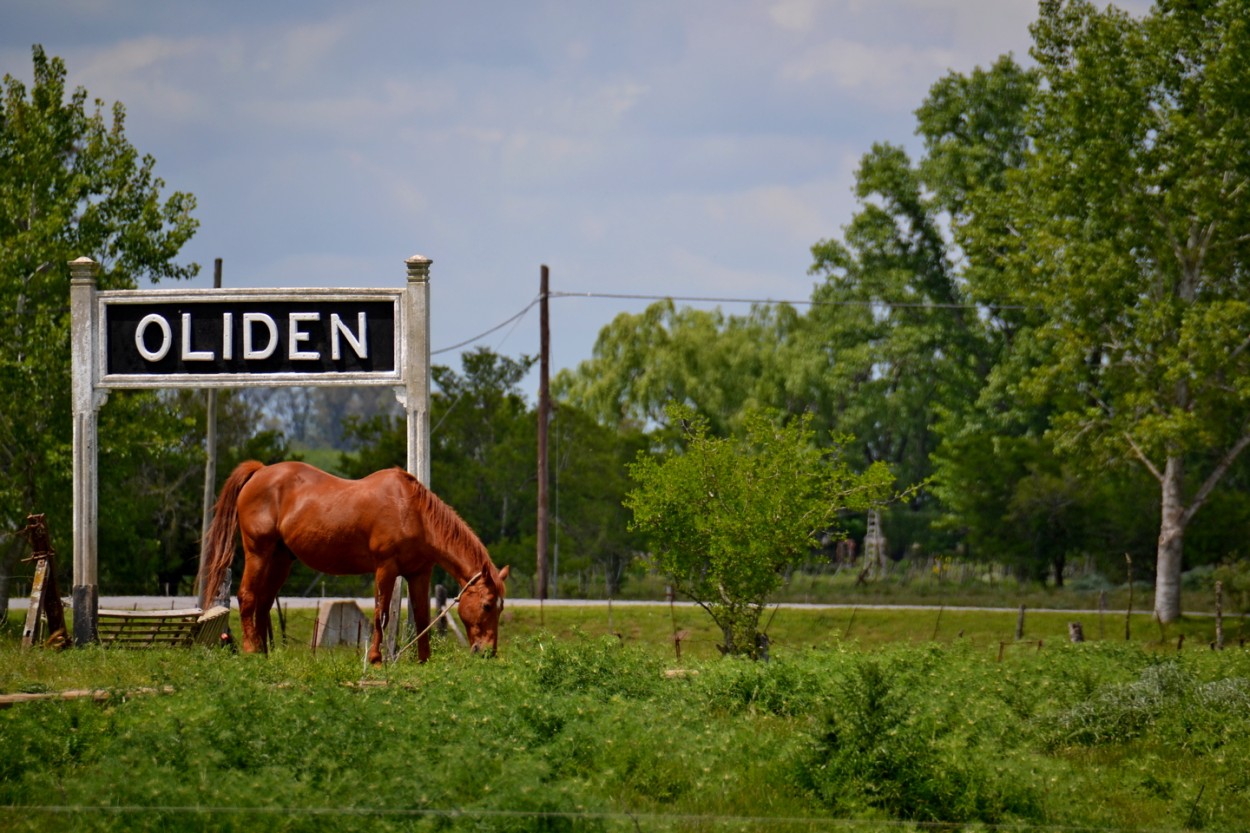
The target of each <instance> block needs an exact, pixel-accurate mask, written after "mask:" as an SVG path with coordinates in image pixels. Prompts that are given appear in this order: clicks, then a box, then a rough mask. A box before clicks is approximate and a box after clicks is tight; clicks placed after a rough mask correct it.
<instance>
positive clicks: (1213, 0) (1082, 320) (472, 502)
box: [0, 0, 1250, 622]
mask: <svg viewBox="0 0 1250 833" xmlns="http://www.w3.org/2000/svg"><path fill="white" fill-rule="evenodd" d="M1032 34H1033V44H1034V45H1033V49H1032V50H1031V53H1030V56H1029V60H1027V61H1026V60H1023V59H1017V58H1015V57H1012V56H1004V57H1002V58H1001V59H999V60H998V61H997V62H995V63H994V64H993V65H992V66H989V67H986V68H979V69H977V70H974V71H973V72H971V73H968V74H959V73H952V74H949V75H947V76H945V77H943V78H940V79H938V80H937V81H936V83H934V85H933V86H932V88H931V90H930V93H929V95H928V96H927V98H926V99H925V100H924V101H923V102H921V104H920V106H919V107H918V108H917V110H916V136H917V139H918V142H917V143H916V145H915V150H913V151H909V150H908V149H907V148H905V147H904V146H902V145H901V144H894V143H887V142H883V143H880V144H877V145H874V146H873V147H872V148H871V149H870V150H869V151H868V152H867V153H866V154H865V155H864V157H863V159H862V160H861V163H860V166H859V168H858V171H857V175H856V193H857V195H858V197H859V199H860V209H859V210H858V212H857V213H856V214H855V215H854V216H853V217H852V218H850V220H849V222H848V223H847V224H846V225H845V226H844V227H843V229H842V231H841V233H840V234H836V235H834V236H831V237H830V238H828V239H825V240H821V241H817V242H815V244H814V245H813V247H812V266H811V274H812V276H813V278H814V287H813V291H812V295H811V297H810V299H807V300H806V301H805V302H803V303H795V304H786V303H779V304H760V305H756V306H753V307H751V308H750V309H748V310H737V309H733V310H730V311H726V310H723V309H713V310H708V309H695V308H690V307H679V306H677V305H675V304H673V303H672V302H670V301H658V302H656V303H654V304H652V305H651V306H649V307H648V308H646V309H645V310H644V311H642V312H638V313H623V314H621V315H619V316H617V317H616V318H615V319H614V320H612V321H611V322H610V323H608V324H607V325H606V326H605V327H604V328H603V330H602V331H601V333H600V336H599V338H598V341H597V343H596V346H595V349H594V353H593V356H592V357H591V358H590V359H589V360H587V361H586V362H584V363H583V364H581V365H580V366H578V367H576V368H571V369H567V370H565V371H563V372H562V373H561V374H560V375H559V377H558V378H557V380H556V382H555V385H554V388H555V392H556V396H557V399H558V404H557V407H556V410H555V419H554V422H553V424H552V433H551V437H552V439H551V450H552V454H553V456H554V464H553V467H552V470H553V479H554V480H555V481H556V482H555V484H554V486H555V488H554V490H553V500H554V504H553V506H552V510H553V515H554V516H555V524H554V527H553V529H554V536H555V542H556V545H557V548H558V554H557V555H556V559H555V562H554V563H555V565H556V566H557V567H558V570H559V572H560V573H561V574H562V575H564V576H566V577H570V578H573V577H576V579H577V583H579V584H580V585H582V587H581V589H583V590H588V589H589V588H591V587H595V588H600V587H601V588H603V589H604V590H605V591H609V592H612V591H614V590H615V589H618V588H619V585H620V583H621V582H622V580H624V579H625V578H626V577H628V576H629V575H630V574H631V572H630V571H631V568H632V569H633V570H634V575H640V574H641V571H642V569H643V568H642V567H640V566H639V565H640V563H641V562H640V561H639V560H638V559H639V552H638V550H639V544H638V541H636V540H635V539H634V538H633V536H632V534H631V533H630V531H629V529H628V520H629V519H628V517H627V516H626V514H625V512H624V510H623V509H622V506H621V500H622V497H623V496H624V494H625V493H626V492H627V491H628V490H629V488H630V483H629V481H628V476H627V468H626V464H627V462H628V461H630V460H632V459H634V458H635V457H636V455H637V453H638V452H639V450H640V449H650V450H655V451H665V450H670V449H673V448H674V447H675V445H676V442H677V441H676V437H677V435H678V432H677V431H675V430H674V428H675V427H674V426H670V425H668V424H667V423H666V419H667V417H666V410H665V408H666V406H667V405H669V404H670V403H673V402H679V403H684V404H687V405H689V406H691V407H692V408H694V410H695V411H697V412H698V413H699V414H700V415H701V416H703V417H704V418H706V419H707V420H708V421H709V424H710V426H711V428H712V430H713V431H714V432H717V433H722V434H724V433H731V432H734V431H737V430H739V429H740V427H741V424H742V419H743V417H744V415H745V414H747V413H749V412H750V411H752V410H754V409H758V408H769V409H773V410H774V411H775V412H777V413H779V414H780V415H782V416H785V415H799V414H811V415H812V417H813V420H814V426H815V428H816V430H817V435H818V438H819V439H820V441H822V442H825V441H829V440H831V439H833V438H846V439H845V446H844V447H845V448H848V449H850V450H851V453H852V454H853V455H854V456H855V458H856V459H857V460H858V462H859V463H862V464H863V465H864V466H867V465H868V464H870V463H873V462H877V461H882V462H885V463H888V464H889V465H890V466H891V468H892V469H893V471H895V473H896V474H897V476H898V481H899V485H900V486H908V485H912V484H919V483H923V484H925V485H924V488H922V489H919V490H916V491H915V492H913V493H911V496H910V497H909V499H908V500H907V501H906V502H905V503H902V504H896V505H892V506H890V507H888V508H887V509H886V510H885V513H884V531H885V536H886V538H887V540H888V549H889V555H890V556H891V557H892V558H893V559H894V560H899V559H905V558H911V559H933V558H935V557H938V556H947V557H957V558H959V559H960V560H963V561H965V562H968V561H971V562H980V563H995V564H998V565H1007V566H1009V567H1011V569H1012V570H1013V572H1014V574H1015V576H1017V577H1022V578H1027V579H1032V580H1037V581H1043V580H1049V581H1052V582H1054V583H1056V584H1058V583H1062V582H1063V580H1064V577H1065V574H1066V573H1067V572H1068V571H1069V570H1070V569H1071V566H1072V565H1073V564H1074V563H1076V562H1079V563H1080V564H1082V565H1084V566H1093V567H1094V568H1096V569H1099V570H1101V571H1102V572H1103V573H1105V574H1106V575H1110V576H1114V577H1116V580H1117V581H1118V580H1120V578H1121V577H1122V576H1124V570H1125V565H1126V555H1128V556H1129V557H1130V559H1131V563H1132V565H1133V568H1134V569H1135V570H1136V571H1137V575H1138V577H1140V578H1147V579H1148V578H1151V577H1154V579H1155V583H1156V612H1157V613H1158V614H1159V615H1160V618H1161V620H1162V621H1164V622H1166V621H1170V619H1172V618H1175V616H1176V615H1178V614H1179V610H1180V607H1179V604H1180V602H1179V599H1180V586H1181V572H1182V568H1186V569H1189V568H1194V567H1203V566H1210V565H1214V564H1217V563H1221V562H1224V563H1239V562H1240V561H1241V560H1242V559H1243V558H1244V555H1245V545H1244V540H1245V530H1246V529H1247V528H1248V524H1250V468H1248V466H1250V461H1248V460H1247V458H1246V456H1245V455H1243V454H1242V453H1241V452H1242V450H1243V449H1244V448H1245V447H1246V446H1247V445H1250V338H1248V337H1247V333H1250V234H1247V233H1246V230H1247V229H1250V85H1247V84H1246V83H1245V69H1244V68H1245V67H1246V66H1250V7H1248V6H1246V4H1244V3H1241V2H1232V0H1203V1H1202V2H1184V3H1179V2H1160V3H1158V4H1157V5H1156V6H1155V7H1154V8H1153V9H1152V10H1151V12H1150V13H1149V14H1147V15H1146V16H1144V17H1140V18H1137V17H1133V16H1130V15H1128V14H1127V13H1124V12H1122V11H1119V10H1116V9H1114V8H1108V9H1098V8H1096V7H1095V6H1093V5H1092V4H1089V3H1086V2H1059V0H1044V2H1042V3H1041V4H1040V6H1039V15H1038V19H1037V21H1036V23H1035V24H1034V25H1033V27H1032ZM35 68H36V72H35V79H36V85H35V89H34V90H33V91H32V95H31V96H30V98H29V100H28V99H27V96H26V90H25V88H24V87H22V85H21V84H19V83H18V82H16V81H14V80H13V79H11V78H6V81H5V84H6V90H5V92H6V97H5V103H4V106H5V113H4V116H5V118H4V119H3V120H0V127H2V129H3V131H4V133H3V145H0V147H3V148H4V152H5V153H8V154H12V153H16V152H17V150H14V149H19V150H20V151H21V152H22V153H23V158H24V159H25V160H26V162H25V163H24V164H23V165H22V166H12V165H7V164H6V165H3V166H0V177H2V179H0V196H3V197H4V200H3V202H2V203H0V207H2V208H3V212H2V213H0V239H3V241H4V243H5V245H4V246H3V247H0V293H2V297H0V308H2V309H4V310H5V311H6V313H5V315H6V316H8V319H7V320H10V321H12V322H13V324H12V326H8V327H6V338H7V339H10V340H11V343H10V349H6V350H5V351H0V352H2V355H0V374H3V389H4V391H5V393H6V395H5V396H4V397H3V398H2V400H0V437H2V439H3V442H2V443H0V449H3V454H4V459H3V460H0V468H2V469H3V470H4V471H5V472H7V473H9V474H8V476H7V477H6V479H5V482H4V483H3V484H2V485H0V497H3V500H0V506H2V507H3V512H4V513H5V515H4V518H3V527H4V528H5V529H6V530H15V529H18V528H20V527H21V525H22V521H23V519H24V517H25V513H26V512H28V511H44V512H46V513H48V515H49V518H50V520H51V521H52V528H53V532H54V535H55V536H56V541H57V543H58V546H60V548H61V549H62V550H63V551H64V550H66V549H67V547H68V543H67V542H68V540H69V524H70V503H69V494H70V490H69V483H68V478H69V468H70V463H69V442H70V437H69V425H70V420H69V404H68V383H67V379H68V367H67V365H68V349H67V338H68V321H67V318H68V310H67V307H66V298H67V282H68V275H67V270H66V269H65V267H64V264H65V262H66V261H67V260H69V259H71V258H72V257H75V256H78V255H81V254H84V253H87V254H90V255H91V256H93V257H95V258H96V259H97V260H99V261H100V262H101V263H103V264H104V266H105V271H104V276H103V278H102V287H104V288H121V287H125V286H136V285H138V282H139V281H140V279H142V278H144V277H147V278H150V279H151V280H153V281H157V280H161V279H166V278H170V279H177V278H179V277H183V276H185V275H187V274H191V273H192V272H193V271H194V269H193V267H178V266H176V265H174V262H173V259H174V258H175V256H176V253H177V251H178V248H179V247H180V245H181V243H182V242H183V241H185V239H186V238H187V237H188V236H189V235H190V234H191V233H193V231H194V227H195V221H194V220H193V219H191V217H190V211H191V209H192V208H193V207H194V200H193V199H192V198H190V197H189V196H188V195H182V194H174V195H172V196H171V197H170V198H169V199H168V200H166V201H165V202H164V203H162V202H161V201H160V199H159V196H158V191H159V189H160V188H161V187H162V186H163V183H161V182H160V180H159V179H155V178H154V177H153V176H152V174H151V167H152V160H151V159H150V157H144V158H140V157H139V156H138V155H137V153H136V152H135V151H134V149H133V148H132V147H130V146H129V144H128V143H127V142H126V140H125V137H124V132H122V131H121V130H120V126H121V123H122V120H123V115H124V114H123V112H122V111H121V109H120V107H118V108H115V110H114V112H113V114H112V117H113V118H112V121H113V123H112V126H111V127H110V125H109V124H107V123H106V122H107V120H106V119H105V117H104V115H103V114H102V113H101V111H100V107H99V106H98V105H97V109H96V111H95V113H94V114H92V113H90V112H88V111H87V110H86V108H85V100H86V99H85V92H83V91H81V90H80V91H77V92H75V93H73V94H72V95H70V97H69V99H68V100H66V98H65V90H64V86H63V82H64V67H63V66H62V65H60V63H59V62H58V61H56V60H55V59H51V60H49V59H47V58H46V57H45V56H44V55H43V54H42V51H41V50H38V49H36V51H35ZM65 136H77V137H81V138H82V139H83V141H80V142H78V143H77V144H72V143H71V144H70V145H66V144H65V141H64V137H65ZM87 139H90V141H87ZM58 142H59V143H60V144H58ZM67 148H68V149H67ZM104 160H108V161H110V164H103V161H104ZM32 182H42V183H44V185H42V186H41V187H38V188H35V187H32V184H31V183H32ZM47 182H55V183H57V187H48V186H47V185H46V183H47ZM84 183H88V185H86V186H85V185H84ZM123 184H124V185H125V186H126V187H124V188H123V187H120V185H123ZM75 189H77V190H75ZM135 193H138V194H143V195H145V198H144V199H142V200H136V199H130V198H129V197H127V198H126V199H122V198H120V197H117V196H116V195H117V194H135ZM32 195H34V196H32ZM84 206H85V207H86V208H85V209H84ZM31 218H34V220H33V221H32V219H31ZM127 229H130V231H129V232H126V233H123V232H124V231H125V230H127ZM135 229H141V230H142V233H137V232H135V231H134V230H135ZM757 294H758V295H761V296H766V295H767V294H768V288H767V287H760V290H759V292H758V293H757ZM556 326H558V317H557V321H556ZM532 363H533V358H531V357H529V356H525V355H522V356H517V357H509V356H505V355H501V354H499V353H497V352H494V351H491V350H488V349H477V350H475V351H472V352H469V353H466V354H464V355H463V356H461V358H460V366H459V367H458V368H457V367H451V366H442V367H438V368H437V369H436V371H435V379H434V382H435V400H434V406H433V414H432V425H433V426H434V435H433V484H432V485H433V486H434V487H435V489H436V490H437V491H438V492H439V493H440V494H442V495H443V496H444V497H445V498H446V499H447V500H448V502H449V503H451V504H452V505H453V506H455V507H456V509H457V510H458V511H459V512H460V513H461V514H462V515H463V516H464V517H465V519H466V520H467V521H468V522H469V523H470V524H471V525H472V526H473V527H474V528H475V529H476V530H477V531H478V533H479V534H480V535H481V537H482V538H483V540H484V541H485V542H486V544H487V545H488V546H489V547H490V548H491V550H492V552H493V553H494V556H495V560H496V561H497V562H498V563H511V564H512V565H513V568H514V570H515V571H518V572H519V573H520V574H522V575H524V574H526V573H529V574H530V575H532V571H533V561H534V545H533V544H534V542H533V536H534V528H535V524H534V518H535V505H534V504H535V486H536V484H535V472H536V468H537V467H536V461H535V459H534V455H535V439H534V437H535V430H536V420H537V417H536V413H535V406H534V403H532V402H529V401H528V400H527V399H526V397H525V396H524V395H523V394H522V392H521V389H520V387H519V386H520V383H521V381H522V380H523V379H524V378H525V377H526V374H527V373H528V372H529V370H530V368H531V365H532ZM388 397H389V394H387V393H386V392H384V391H381V392H380V391H369V390H363V391H361V390H353V391H340V390H323V389H289V390H282V391H268V392H263V391H262V392H256V391H251V392H247V393H242V392H238V393H233V394H228V395H225V396H224V397H223V404H222V426H221V429H220V431H221V435H220V437H221V439H220V453H221V458H222V459H221V461H220V463H219V468H218V473H219V477H224V476H225V474H226V473H228V472H229V470H230V467H231V466H232V465H233V462H234V461H237V460H238V459H241V458H244V457H258V458H260V459H263V460H273V459H278V458H289V457H293V456H302V457H304V458H305V459H308V460H310V461H311V462H314V463H317V464H320V465H322V466H325V467H327V468H331V469H333V470H335V471H338V472H340V473H342V474H345V475H349V476H357V475H360V474H364V473H367V472H369V471H373V470H375V469H378V468H382V467H385V466H388V465H396V464H401V463H402V462H403V460H404V456H405V455H404V452H403V448H402V443H403V431H402V426H401V425H400V424H399V422H398V416H397V413H398V412H397V411H396V410H395V408H394V406H393V404H392V403H391V401H390V399H389V398H388ZM201 401H202V397H201V396H199V395H198V394H197V395H193V394H189V393H178V394H171V393H159V392H156V393H137V394H127V395H122V394H115V395H113V396H112V397H111V398H110V401H109V402H108V404H107V406H106V407H104V408H103V409H102V410H101V431H100V433H101V448H100V462H101V467H102V476H101V521H102V522H101V529H100V546H101V552H102V553H103V557H102V558H101V585H102V588H103V589H104V590H105V591H106V592H125V591H134V592H160V591H162V590H163V589H164V588H165V586H166V585H169V586H170V588H171V590H172V589H177V590H178V591H181V592H186V591H187V590H188V589H189V588H188V582H189V578H190V576H192V575H193V573H194V561H195V558H196V554H197V546H196V543H195V542H196V539H197V537H198V534H199V526H200V517H201V506H200V501H201V489H202V485H201V476H202V470H203V468H202V467H203V461H204V448H203V436H204V431H203V424H202V420H203V416H202V415H203V406H202V404H201ZM862 526H863V519H862V518H857V517H852V518H847V519H845V524H844V527H845V529H844V530H843V531H845V532H849V533H850V534H851V535H852V536H853V537H855V536H860V535H862ZM841 534H842V531H835V533H834V534H833V535H832V536H830V538H829V543H830V548H829V549H830V551H829V552H820V553H813V563H814V564H817V563H824V562H827V561H828V560H829V558H830V557H831V555H832V550H833V546H834V544H835V542H836V539H837V538H838V537H839V536H840V535H841ZM3 552H4V569H3V570H0V574H3V576H4V578H0V582H2V583H0V598H7V595H8V593H9V592H10V590H9V587H8V584H7V582H9V581H10V578H9V577H10V576H14V575H16V574H17V558H18V557H19V556H20V555H21V553H22V552H23V542H22V541H21V539H20V538H19V537H17V536H16V535H14V534H12V533H11V532H9V533H6V537H5V538H4V541H3ZM67 560H68V559H63V562H64V561H67ZM321 580H322V579H320V578H318V577H316V576H312V575H307V576H304V575H297V576H296V578H295V579H293V580H292V586H291V587H290V588H288V591H289V592H291V591H294V592H299V591H304V590H307V592H315V588H316V585H317V583H318V582H319V581H321ZM298 582H303V585H304V586H301V587H295V586H294V585H295V584H296V583H298ZM521 586H523V584H522V585H521ZM595 592H599V591H598V590H596V591H595Z"/></svg>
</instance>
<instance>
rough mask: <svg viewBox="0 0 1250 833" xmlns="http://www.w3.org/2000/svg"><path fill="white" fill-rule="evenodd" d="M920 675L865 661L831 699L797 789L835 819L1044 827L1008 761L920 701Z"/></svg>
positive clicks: (1036, 804)
mask: <svg viewBox="0 0 1250 833" xmlns="http://www.w3.org/2000/svg"><path fill="white" fill-rule="evenodd" d="M915 671H916V669H915V668H909V667H908V666H907V665H906V664H904V663H900V662H899V661H898V660H895V661H893V662H891V661H885V660H881V659H878V658H866V659H864V660H863V661H861V662H859V663H858V664H857V665H856V666H855V667H853V668H852V669H851V670H850V672H849V674H847V676H845V677H844V678H843V679H842V680H841V681H840V684H839V685H837V686H836V687H835V689H834V691H833V692H832V697H831V701H830V704H829V707H828V711H827V712H826V715H825V717H824V719H823V721H821V724H820V726H819V728H818V729H817V730H816V731H815V732H814V733H813V735H812V737H811V742H810V746H809V749H808V750H807V752H806V754H805V756H804V757H803V758H802V759H801V762H800V765H799V771H798V780H799V783H800V784H802V785H803V786H805V787H806V788H808V789H810V790H812V791H813V792H814V793H815V794H816V795H817V796H819V798H820V800H821V801H823V802H824V803H825V804H826V805H828V806H829V807H830V808H831V809H832V810H833V811H834V812H835V813H837V814H839V815H859V814H862V813H863V812H864V810H865V808H874V809H876V810H880V811H884V812H885V813H886V814H888V815H889V816H891V817H893V818H899V819H908V820H914V821H921V822H968V821H980V822H986V823H999V822H1002V821H1004V820H1007V819H1030V820H1038V819H1039V818H1040V817H1041V802H1040V799H1039V797H1038V795H1037V794H1036V792H1035V791H1034V789H1033V788H1032V787H1031V786H1030V785H1029V783H1028V781H1026V780H1023V779H1019V780H1017V779H1013V778H1012V777H1010V774H1009V768H1008V766H1006V763H1005V760H1004V759H1000V760H999V761H998V762H997V763H996V765H993V766H991V765H990V764H989V762H988V761H989V760H990V759H992V757H993V756H992V755H983V754H979V750H978V749H977V746H978V743H977V739H976V738H975V736H974V734H973V733H970V732H969V731H968V726H967V723H966V722H965V725H963V726H961V725H960V722H961V721H959V720H957V719H955V716H954V715H951V714H943V713H942V712H941V711H940V710H934V709H933V708H932V707H931V704H926V703H924V702H922V701H921V700H920V698H919V697H918V696H917V695H916V694H915V693H914V692H915V691H916V690H917V688H916V687H915V686H913V685H912V684H911V682H912V680H911V678H912V677H914V676H915Z"/></svg>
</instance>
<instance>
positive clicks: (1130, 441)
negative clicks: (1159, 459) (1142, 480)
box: [1124, 431, 1163, 483]
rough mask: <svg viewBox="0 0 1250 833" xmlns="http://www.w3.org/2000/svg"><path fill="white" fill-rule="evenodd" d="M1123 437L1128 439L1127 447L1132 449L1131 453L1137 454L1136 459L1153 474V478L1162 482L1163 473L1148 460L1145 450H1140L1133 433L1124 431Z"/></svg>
mask: <svg viewBox="0 0 1250 833" xmlns="http://www.w3.org/2000/svg"><path fill="white" fill-rule="evenodd" d="M1124 439H1126V440H1128V446H1129V448H1131V449H1133V454H1135V455H1136V456H1137V459H1138V460H1140V461H1141V463H1142V465H1143V466H1145V467H1146V470H1147V471H1149V472H1150V473H1151V474H1153V475H1154V477H1155V480H1158V481H1159V482H1160V483H1162V482H1163V473H1162V472H1160V471H1159V470H1158V469H1157V468H1155V464H1154V463H1152V462H1150V458H1149V457H1147V456H1146V452H1144V451H1142V450H1141V446H1139V445H1138V444H1137V441H1136V440H1134V439H1133V435H1132V434H1130V433H1129V432H1127V431H1125V432H1124Z"/></svg>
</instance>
